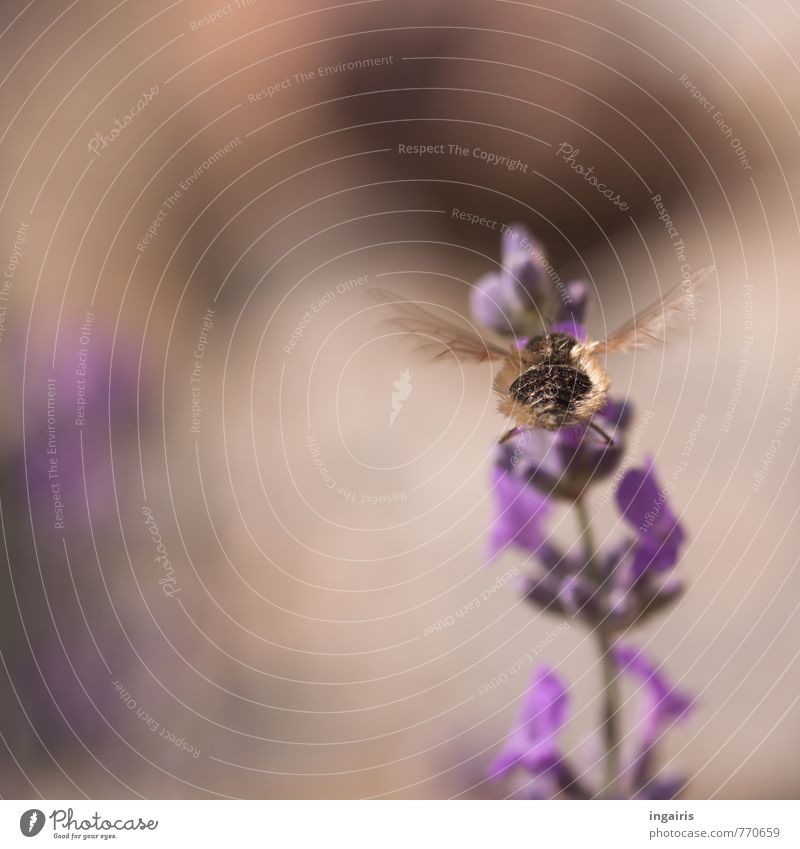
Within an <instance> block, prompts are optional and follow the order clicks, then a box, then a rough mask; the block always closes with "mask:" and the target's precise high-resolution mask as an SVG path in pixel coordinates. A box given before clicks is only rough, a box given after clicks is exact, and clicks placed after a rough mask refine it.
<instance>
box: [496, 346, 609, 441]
mask: <svg viewBox="0 0 800 849" xmlns="http://www.w3.org/2000/svg"><path fill="white" fill-rule="evenodd" d="M608 386H609V380H608V377H607V376H606V373H605V372H604V371H603V368H602V366H601V365H600V362H599V361H598V359H597V357H596V356H595V354H594V353H593V352H592V349H591V346H588V345H584V344H583V343H581V342H579V341H578V340H577V339H576V338H575V337H574V336H570V335H569V334H567V333H550V334H547V335H542V336H534V337H533V338H531V339H529V340H528V342H527V344H526V345H525V346H524V347H523V348H522V349H521V350H520V351H519V353H518V354H516V355H515V354H513V353H512V354H511V355H509V356H508V357H507V360H506V363H505V365H504V366H503V368H502V370H501V371H500V372H499V374H498V375H497V378H496V379H495V383H494V387H495V390H496V391H497V393H498V395H499V397H500V401H499V409H500V412H502V413H504V414H505V415H506V416H508V418H509V419H510V420H511V421H512V422H513V423H514V425H515V427H517V428H529V427H541V428H545V429H546V430H559V429H560V428H562V427H569V426H571V425H576V424H581V423H583V422H587V421H589V420H590V419H591V417H592V416H593V415H594V414H595V413H596V412H598V411H599V410H601V409H602V408H603V407H604V406H605V403H606V397H607V395H608Z"/></svg>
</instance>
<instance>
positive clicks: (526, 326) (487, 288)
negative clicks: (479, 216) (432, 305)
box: [470, 224, 552, 336]
mask: <svg viewBox="0 0 800 849" xmlns="http://www.w3.org/2000/svg"><path fill="white" fill-rule="evenodd" d="M551 297H552V285H551V283H550V280H549V279H548V277H547V272H546V271H545V268H544V254H543V253H542V249H541V247H540V246H539V244H538V243H537V242H536V241H535V240H534V239H533V238H532V237H531V235H530V233H528V231H527V230H526V229H525V227H524V226H523V225H521V224H515V225H513V226H512V227H510V228H508V229H507V230H506V231H505V233H504V235H503V242H502V248H501V267H500V271H498V272H491V273H489V274H486V275H485V276H484V277H482V278H481V279H480V280H479V281H478V282H477V283H476V284H475V286H474V287H473V289H472V290H471V293H470V299H471V300H470V305H471V308H472V313H473V315H474V316H475V318H476V319H477V320H478V321H479V322H480V323H481V324H483V325H485V326H486V327H488V328H489V329H491V330H494V331H495V332H497V333H501V334H504V335H510V334H515V335H522V336H527V335H530V334H531V333H533V332H537V331H538V332H540V331H541V328H542V326H543V323H542V318H541V316H542V312H543V310H544V309H546V308H547V306H548V305H549V303H550V300H551Z"/></svg>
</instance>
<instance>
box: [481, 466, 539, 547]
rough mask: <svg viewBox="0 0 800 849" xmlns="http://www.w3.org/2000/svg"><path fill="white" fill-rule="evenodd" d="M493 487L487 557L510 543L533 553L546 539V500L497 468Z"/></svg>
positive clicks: (517, 479) (494, 472) (508, 473)
mask: <svg viewBox="0 0 800 849" xmlns="http://www.w3.org/2000/svg"><path fill="white" fill-rule="evenodd" d="M492 490H493V492H494V495H495V499H496V503H497V515H496V518H495V520H494V523H493V525H492V530H491V534H490V542H489V556H490V557H495V556H496V555H497V554H498V553H499V552H500V551H501V550H502V549H504V548H505V547H506V546H507V545H511V544H514V545H517V546H520V547H521V548H523V549H525V550H526V551H530V552H536V551H537V550H538V549H539V547H540V546H541V545H542V543H544V542H545V540H546V538H547V534H546V532H545V529H544V527H543V524H544V520H545V519H546V518H547V516H548V514H549V512H550V510H549V504H548V502H547V499H546V498H545V497H544V496H543V495H541V493H539V492H537V491H536V490H535V489H533V487H530V486H528V485H527V484H526V483H525V482H524V481H522V480H520V479H519V478H518V477H517V476H516V475H514V474H511V473H510V472H507V471H505V470H504V469H502V468H500V467H495V468H494V470H493V471H492Z"/></svg>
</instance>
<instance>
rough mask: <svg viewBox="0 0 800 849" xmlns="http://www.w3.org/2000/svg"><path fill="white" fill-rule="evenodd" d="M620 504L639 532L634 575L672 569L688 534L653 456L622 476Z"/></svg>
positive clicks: (629, 521) (618, 496)
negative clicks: (677, 514)
mask: <svg viewBox="0 0 800 849" xmlns="http://www.w3.org/2000/svg"><path fill="white" fill-rule="evenodd" d="M617 506H618V507H619V510H620V513H621V514H622V516H623V518H624V519H625V521H626V522H628V524H629V525H631V526H632V527H633V529H634V531H635V532H636V534H637V539H638V544H637V546H636V554H635V557H634V562H633V574H634V577H637V578H638V577H639V576H641V575H644V574H645V573H646V572H649V571H650V572H665V571H667V570H669V569H672V567H673V566H674V565H675V564H676V563H677V562H678V552H679V550H680V547H681V546H682V545H683V543H684V541H685V539H686V535H685V533H684V531H683V528H682V527H681V525H680V522H679V521H678V517H677V516H676V515H675V514H674V513H673V512H672V510H671V509H670V506H669V504H668V503H667V497H666V492H665V490H664V489H663V488H662V487H661V486H659V484H658V480H657V478H656V475H655V471H654V468H653V460H652V459H648V461H647V463H646V465H645V467H644V468H642V469H631V470H630V471H629V472H627V473H626V474H625V476H624V477H623V478H622V481H621V482H620V485H619V489H618V490H617Z"/></svg>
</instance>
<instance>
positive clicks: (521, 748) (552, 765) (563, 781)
mask: <svg viewBox="0 0 800 849" xmlns="http://www.w3.org/2000/svg"><path fill="white" fill-rule="evenodd" d="M568 710H569V700H568V698H567V690H566V687H565V686H564V684H563V682H562V681H561V679H560V678H559V677H558V676H557V675H556V673H555V672H554V671H553V670H552V669H550V668H549V667H541V668H539V669H538V670H537V671H536V673H535V674H534V676H533V681H532V682H531V685H530V687H529V688H528V692H527V693H526V694H525V697H524V698H523V701H522V706H521V708H520V714H519V719H518V723H517V725H516V726H515V728H514V730H513V731H512V732H511V734H510V735H509V737H508V739H507V740H506V742H505V744H504V746H503V748H502V749H501V750H500V751H499V752H498V754H497V755H496V757H495V759H494V760H493V761H492V763H491V766H490V767H489V777H490V778H492V779H499V778H504V777H506V776H508V775H510V774H511V773H512V772H514V771H515V770H517V769H520V770H523V771H524V772H526V773H527V774H528V775H529V776H530V777H531V779H532V780H531V781H529V782H528V784H527V785H526V787H525V789H524V791H523V795H525V796H526V797H528V798H540V799H547V798H552V797H553V796H556V795H558V794H563V795H564V796H566V797H568V798H586V792H585V790H584V789H583V788H582V787H581V785H580V783H579V782H578V781H577V780H576V778H575V776H574V774H573V771H572V770H571V769H570V767H569V765H568V763H567V761H566V759H565V758H564V756H563V755H562V754H561V751H560V750H559V747H558V743H557V742H556V736H557V735H558V732H559V731H560V730H561V728H562V727H563V726H564V724H565V723H566V721H567V714H568Z"/></svg>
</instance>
